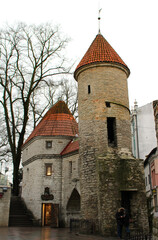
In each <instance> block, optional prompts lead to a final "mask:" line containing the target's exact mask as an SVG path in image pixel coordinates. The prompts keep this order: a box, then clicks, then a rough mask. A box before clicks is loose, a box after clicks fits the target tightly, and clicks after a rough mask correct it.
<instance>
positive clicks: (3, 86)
mask: <svg viewBox="0 0 158 240" xmlns="http://www.w3.org/2000/svg"><path fill="white" fill-rule="evenodd" d="M67 42H68V40H67V39H66V38H65V37H61V34H60V33H59V30H58V28H57V27H52V26H51V25H50V24H46V25H42V26H38V27H36V26H26V25H25V24H22V23H20V24H17V26H14V27H11V26H7V27H6V28H5V29H2V30H1V34H0V103H1V106H2V107H3V110H4V115H3V116H4V120H5V125H6V131H7V141H8V144H9V147H10V152H11V156H12V161H13V194H14V195H18V171H19V165H20V161H21V147H22V145H23V143H24V136H25V132H26V128H27V126H28V123H29V124H31V125H32V123H34V126H35V125H36V122H37V121H38V119H39V118H40V117H41V115H42V112H43V111H44V110H45V109H44V108H41V111H40V112H39V108H38V110H37V105H39V104H41V105H42V104H43V102H45V101H44V100H42V97H40V102H39V101H38V103H37V99H38V96H39V94H40V91H41V89H43V88H44V87H45V86H46V85H48V86H50V85H52V82H53V81H55V80H56V81H59V76H60V75H61V74H65V73H68V72H69V69H68V68H67V66H66V63H67V62H66V61H65V58H64V57H63V49H64V48H65V46H66V44H67ZM54 77H55V79H54ZM28 119H29V121H28ZM33 119H34V121H33Z"/></svg>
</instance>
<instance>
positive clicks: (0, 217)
mask: <svg viewBox="0 0 158 240" xmlns="http://www.w3.org/2000/svg"><path fill="white" fill-rule="evenodd" d="M10 197H11V188H7V192H4V195H3V197H2V198H1V199H0V227H8V223H9V210H10Z"/></svg>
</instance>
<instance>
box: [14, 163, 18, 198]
mask: <svg viewBox="0 0 158 240" xmlns="http://www.w3.org/2000/svg"><path fill="white" fill-rule="evenodd" d="M13 166H14V169H13V195H14V196H18V195H19V164H17V162H16V163H14V164H13Z"/></svg>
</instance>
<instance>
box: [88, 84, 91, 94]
mask: <svg viewBox="0 0 158 240" xmlns="http://www.w3.org/2000/svg"><path fill="white" fill-rule="evenodd" d="M90 93H91V86H90V85H88V94H90Z"/></svg>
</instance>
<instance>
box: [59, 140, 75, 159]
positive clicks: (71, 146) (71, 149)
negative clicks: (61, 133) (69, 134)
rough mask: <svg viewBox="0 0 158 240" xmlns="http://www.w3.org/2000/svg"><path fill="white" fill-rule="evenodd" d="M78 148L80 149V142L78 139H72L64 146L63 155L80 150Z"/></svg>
mask: <svg viewBox="0 0 158 240" xmlns="http://www.w3.org/2000/svg"><path fill="white" fill-rule="evenodd" d="M78 150H79V142H78V141H71V142H69V143H68V145H67V146H66V147H65V148H64V150H63V151H62V152H61V155H62V156H63V155H66V154H69V153H73V152H75V151H78Z"/></svg>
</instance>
